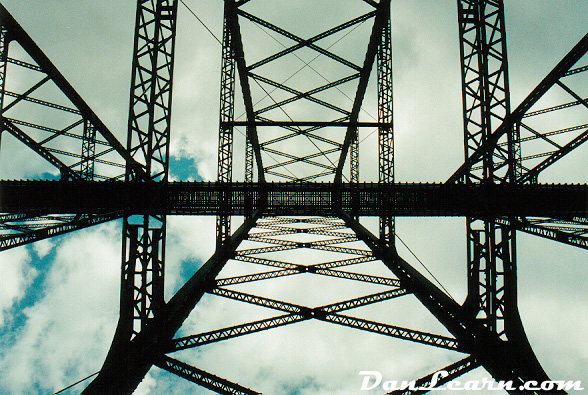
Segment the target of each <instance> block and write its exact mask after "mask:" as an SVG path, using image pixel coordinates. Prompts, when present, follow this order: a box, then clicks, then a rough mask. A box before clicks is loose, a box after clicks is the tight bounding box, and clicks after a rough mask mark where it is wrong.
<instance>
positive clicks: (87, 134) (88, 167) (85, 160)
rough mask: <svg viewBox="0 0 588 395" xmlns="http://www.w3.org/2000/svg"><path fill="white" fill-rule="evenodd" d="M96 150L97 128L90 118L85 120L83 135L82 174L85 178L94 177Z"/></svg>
mask: <svg viewBox="0 0 588 395" xmlns="http://www.w3.org/2000/svg"><path fill="white" fill-rule="evenodd" d="M95 151H96V128H95V127H94V125H92V123H91V122H90V121H88V120H85V121H84V133H83V135H82V161H81V163H80V167H81V168H80V175H81V177H82V179H84V180H93V179H94V153H95Z"/></svg>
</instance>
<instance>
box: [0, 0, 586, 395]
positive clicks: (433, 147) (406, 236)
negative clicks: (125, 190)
mask: <svg viewBox="0 0 588 395" xmlns="http://www.w3.org/2000/svg"><path fill="white" fill-rule="evenodd" d="M185 2H186V4H187V5H188V6H189V7H190V8H191V9H192V10H193V11H194V12H195V13H196V14H197V15H198V16H199V18H200V19H201V20H202V21H204V22H205V23H206V25H207V26H208V27H209V28H210V29H211V30H212V32H213V33H214V34H215V35H216V36H217V37H219V38H220V37H221V28H222V1H220V0H216V1H212V0H185ZM255 2H259V3H260V4H261V3H263V2H262V0H255V1H253V2H251V6H252V7H254V6H255V4H254V3H255ZM133 3H134V2H133V1H127V2H120V1H114V0H104V1H100V2H96V1H91V0H76V1H73V0H59V1H56V0H44V1H36V0H3V1H2V4H3V5H4V6H5V7H6V8H7V9H8V10H9V11H10V12H11V13H12V14H13V16H14V17H15V18H16V19H17V20H18V21H19V22H20V23H21V25H22V26H23V27H24V28H25V29H26V30H27V31H28V33H29V34H30V35H31V36H32V37H33V39H34V40H35V41H36V42H37V44H38V45H39V46H40V47H41V48H42V49H43V50H44V51H45V53H46V54H47V55H48V56H49V58H50V59H51V60H52V61H53V62H54V64H55V65H56V66H57V67H58V68H59V69H60V70H61V72H62V73H63V74H64V75H65V76H66V78H67V79H68V80H69V81H70V83H71V84H72V85H73V86H74V87H75V88H76V89H77V91H78V92H79V93H80V94H81V96H82V97H83V98H84V99H85V100H86V101H87V103H88V104H89V105H90V107H92V109H93V110H94V111H95V112H96V113H97V114H98V115H99V116H100V118H101V119H102V120H103V122H104V123H105V124H106V125H107V126H108V127H109V128H110V129H111V131H113V133H114V134H115V135H116V136H117V137H119V140H120V141H123V142H124V141H126V138H125V136H126V122H127V113H128V94H129V79H130V58H131V55H132V54H131V52H132V39H133V25H134V15H135V5H134V4H133ZM265 3H268V2H265ZM280 3H282V2H280ZM334 3H335V2H334V1H333V0H328V1H327V0H323V1H320V2H315V5H314V7H316V9H313V10H311V11H309V10H307V9H306V8H305V9H304V10H303V9H302V8H301V7H298V6H297V5H296V2H284V3H283V4H279V5H276V4H277V2H274V3H273V4H274V5H273V7H271V8H268V9H266V10H265V11H264V12H265V13H266V14H265V15H267V17H268V18H274V19H271V20H275V21H282V22H283V23H285V24H288V23H289V25H286V26H287V27H289V28H290V27H291V28H292V29H299V31H298V33H299V34H300V35H302V36H307V37H310V36H312V35H313V34H314V33H316V32H317V31H315V30H313V29H318V28H317V27H311V26H309V25H306V24H302V25H301V24H298V23H297V21H298V19H297V18H303V17H304V16H305V14H307V13H312V14H313V15H315V14H317V13H320V12H322V13H324V15H327V14H328V15H330V16H331V17H332V18H334V20H336V18H337V17H339V16H345V15H347V14H346V10H349V15H352V17H354V16H357V15H358V13H360V12H361V11H356V10H354V9H352V8H345V7H342V6H341V3H340V2H336V3H337V4H339V6H335V7H333V4H334ZM344 3H345V4H349V5H350V6H351V5H354V4H356V3H360V5H359V6H357V7H359V8H358V9H360V10H365V9H366V7H365V5H364V3H363V2H361V1H359V0H357V1H352V0H347V1H345V2H344ZM285 7H288V9H286V8H285ZM333 8H335V9H336V10H335V11H333ZM284 11H287V12H284ZM280 13H286V14H287V15H288V16H289V18H288V19H287V20H286V21H283V20H282V19H279V18H280ZM392 13H393V25H394V26H393V34H394V38H393V39H394V88H395V91H394V95H395V109H394V110H395V133H396V134H395V147H396V178H397V180H398V181H407V182H412V181H422V182H442V181H445V180H446V179H447V178H448V177H449V176H450V175H451V174H452V172H453V171H454V170H455V169H456V168H457V167H458V166H459V165H460V164H461V162H462V161H463V137H462V125H461V123H462V121H461V99H460V74H459V58H458V55H459V48H458V45H457V43H458V41H457V37H458V36H457V22H456V19H457V16H456V5H455V1H449V0H419V1H414V0H395V1H393V9H392ZM586 15H588V3H587V2H584V1H578V0H557V1H555V0H528V1H524V2H521V1H515V0H506V19H507V34H508V46H509V64H510V77H511V94H512V103H513V105H514V106H516V105H517V104H518V103H519V102H520V101H521V100H522V99H524V97H525V96H526V95H527V93H528V92H529V91H530V90H531V89H532V88H533V87H534V86H535V85H536V84H537V83H538V82H539V81H540V80H541V79H542V78H543V76H544V75H545V74H546V73H547V72H548V71H549V70H551V68H552V67H553V66H554V65H555V64H556V63H557V62H558V61H559V60H560V59H561V58H562V56H563V55H565V54H566V53H567V52H568V51H569V49H570V48H571V47H572V46H573V45H574V44H575V43H576V42H577V41H578V40H579V39H580V38H581V37H582V36H583V35H584V34H586V30H587V29H586V21H585V16H586ZM305 23H307V22H305ZM328 27H329V26H326V27H324V28H325V29H326V28H328ZM321 28H322V27H321ZM360 30H361V29H358V33H360ZM266 39H267V38H266ZM177 40H178V41H177V54H176V75H175V86H176V89H175V91H174V108H173V117H174V118H173V125H172V126H173V127H172V129H173V130H172V143H171V151H172V161H171V162H172V168H171V175H172V178H174V179H182V180H188V179H190V180H199V179H203V180H213V179H214V177H215V175H216V155H217V149H216V146H217V139H216V137H214V136H215V135H216V133H217V130H218V85H219V80H220V73H219V66H220V45H219V44H218V42H217V41H216V40H215V39H214V38H213V37H212V36H211V35H210V33H208V32H207V31H206V30H205V29H204V27H203V26H202V25H201V24H200V23H199V22H198V21H197V20H196V18H194V16H193V15H192V14H191V13H190V12H189V11H188V10H187V8H186V7H184V6H183V5H180V14H179V27H178V38H177ZM347 40H349V41H345V40H342V41H341V43H340V44H337V45H340V47H338V46H337V45H335V46H334V47H333V51H334V52H337V53H346V51H348V49H349V51H351V49H352V48H356V46H357V45H358V44H357V42H355V41H353V40H354V36H353V35H350V36H349V37H348V38H347ZM358 40H359V39H358ZM358 48H359V47H358ZM246 49H247V48H246ZM251 50H252V51H254V50H255V48H251ZM301 56H303V55H301ZM370 103H371V102H370V101H369V100H368V102H367V103H366V109H365V110H366V113H367V114H369V113H372V114H373V113H374V111H373V110H372V108H373V107H370ZM364 116H366V117H369V115H365V114H364ZM369 132H370V131H366V132H365V134H364V135H362V136H360V138H361V139H365V140H364V141H363V142H362V145H361V153H362V155H363V156H364V158H365V160H363V159H362V168H361V169H360V172H361V174H362V176H361V177H362V179H365V180H371V179H373V174H375V173H374V172H375V166H374V164H373V163H371V162H370V161H369V158H370V152H374V149H375V143H376V140H375V139H374V137H375V136H374V135H371V136H370V135H369ZM2 144H3V146H2V152H1V153H0V178H2V179H19V178H40V177H41V174H43V173H46V172H47V171H48V169H47V168H46V167H44V166H43V165H42V164H39V165H36V162H31V163H32V164H30V163H28V162H27V163H23V162H25V161H23V160H22V156H21V155H22V154H21V152H22V151H23V150H24V149H25V148H24V147H20V146H19V145H18V144H17V143H16V142H14V141H13V140H11V139H9V138H4V139H3V141H2ZM237 144H241V142H240V140H239V136H237ZM237 151H239V152H236V157H235V162H236V163H242V157H243V155H242V153H241V152H242V149H241V150H239V149H237ZM372 157H373V155H372ZM587 158H588V155H587V152H586V149H584V150H579V152H578V153H576V154H575V156H574V158H573V159H572V160H571V161H567V162H562V164H561V165H559V166H558V167H557V168H555V169H554V171H551V172H550V173H549V174H548V175H547V176H546V177H544V178H542V179H541V180H540V181H542V182H588V180H587V179H586V178H587V177H586V175H585V173H581V172H579V171H575V170H576V169H580V168H583V167H584V166H583V164H585V163H586V162H585V161H586V159H587ZM21 163H22V165H21ZM236 168H242V166H241V165H239V166H236ZM236 173H237V174H236V176H237V177H238V178H239V177H241V173H239V170H236ZM397 226H398V234H399V236H400V237H401V238H402V240H404V241H405V242H406V243H407V244H408V245H409V246H410V248H411V249H412V251H413V252H414V253H415V255H416V256H418V258H419V259H420V260H421V261H422V262H424V263H425V264H426V265H427V267H428V269H429V270H430V271H431V272H432V273H434V274H435V276H436V277H437V278H438V279H439V280H440V281H441V283H442V284H443V285H444V286H445V287H446V288H447V289H448V291H449V292H450V293H451V294H452V296H453V297H455V298H456V299H457V300H458V301H461V300H463V298H464V297H465V254H466V252H465V247H466V246H465V224H464V220H463V219H461V218H450V219H447V218H445V219H440V218H432V219H417V218H411V219H408V218H401V219H398V225H397ZM213 234H214V219H213V218H208V217H207V218H178V217H174V218H170V219H169V227H168V249H167V253H168V254H167V270H168V271H167V274H166V281H167V284H166V287H167V288H166V292H167V295H168V296H170V295H172V294H173V292H174V290H175V289H177V288H178V286H179V284H181V283H182V281H183V280H185V278H186V276H189V275H190V274H191V273H193V272H194V270H196V269H197V268H198V266H199V265H200V264H201V263H202V262H203V261H205V260H206V259H207V258H208V257H209V256H210V254H211V253H212V250H213V244H214V240H213V239H214V238H213ZM517 244H518V261H519V295H520V296H519V297H520V309H521V316H522V318H523V322H524V323H525V328H526V330H527V334H528V336H529V339H530V341H531V343H532V345H533V347H534V349H535V352H536V354H537V356H538V357H539V359H540V361H541V362H542V363H543V366H544V367H545V369H546V371H547V372H548V374H550V376H551V377H552V378H554V379H561V380H564V379H565V380H582V381H583V382H584V383H585V386H588V373H587V372H588V346H587V345H586V343H585V341H584V339H585V338H586V336H587V335H588V332H587V330H586V328H588V318H587V315H586V311H588V298H587V297H588V294H587V293H586V288H585V286H584V284H585V280H586V279H587V278H588V276H587V272H588V267H587V266H586V259H585V258H586V256H585V252H584V251H581V250H578V249H574V248H571V247H567V246H564V245H561V244H557V243H554V242H550V241H546V240H538V239H536V238H533V237H530V236H527V235H523V234H520V235H518V237H517ZM120 249H121V247H120V223H118V222H113V223H109V224H105V225H102V226H98V227H95V228H91V229H87V230H83V231H80V232H77V233H75V234H72V235H68V236H64V237H59V238H55V239H51V240H47V241H42V242H39V243H36V244H34V245H31V246H27V247H20V248H16V249H13V250H9V251H7V252H3V253H2V254H0V262H1V264H2V266H3V276H2V279H1V280H0V284H1V286H0V344H1V347H0V392H2V393H9V394H39V393H53V392H55V391H58V390H60V389H62V388H64V387H66V386H67V385H69V384H72V383H74V382H76V381H77V380H79V379H82V378H84V377H86V376H88V375H90V374H92V373H95V372H96V371H98V370H99V369H100V367H101V365H102V361H103V360H104V357H105V355H106V352H107V351H108V347H109V345H110V341H111V339H112V335H113V332H114V329H115V325H116V320H117V314H118V287H119V271H120V255H121V254H120ZM400 252H401V253H402V254H403V256H404V257H405V259H407V260H408V261H409V262H411V263H412V264H414V265H415V267H417V268H419V269H420V268H421V267H420V266H419V263H418V262H417V261H416V259H415V258H414V257H413V256H412V255H411V254H410V253H409V252H408V251H407V250H405V249H402V250H401V251H400ZM236 270H238V269H236ZM312 285H313V283H312V282H309V283H305V284H300V283H294V282H293V283H284V284H282V285H280V287H282V288H283V290H288V292H289V293H288V292H286V293H288V295H289V296H291V297H293V298H295V299H297V298H298V299H299V300H300V303H303V302H304V298H303V296H304V295H305V294H306V293H308V292H309V291H308V290H311V289H313V288H312ZM301 287H308V288H301ZM329 287H332V288H328V289H329V292H331V290H332V291H333V292H335V291H337V292H339V291H341V292H343V291H344V290H342V289H341V286H340V285H339V283H336V284H335V283H333V284H330V283H329ZM268 292H270V293H271V292H272V290H271V289H270V290H268ZM298 299H297V300H298ZM308 303H309V304H313V302H312V301H309V302H308ZM386 306H388V305H386ZM230 308H232V307H228V306H225V305H220V304H219V303H218V301H217V300H216V299H214V298H210V299H205V300H203V304H202V305H199V307H198V309H197V311H196V312H195V313H194V314H193V315H192V316H191V317H190V318H189V320H188V322H187V323H186V328H184V329H183V331H185V332H186V333H188V332H189V331H190V330H191V329H192V327H194V328H195V329H194V330H193V332H198V331H202V330H206V329H212V328H215V327H216V328H218V327H221V326H222V325H223V324H225V322H224V321H223V320H224V319H225V317H226V316H227V315H230V316H232V317H233V318H234V319H236V320H237V321H238V320H239V319H241V322H245V321H248V320H249V319H248V318H247V317H246V316H245V312H244V311H241V310H239V311H231V310H228V309H230ZM382 309H383V310H382ZM382 309H381V310H373V311H371V312H370V313H369V314H373V315H374V316H375V317H378V319H382V318H380V317H382V316H384V315H388V316H390V315H392V316H393V317H392V318H390V319H389V321H390V322H391V323H394V324H398V325H407V326H410V327H413V328H420V329H423V330H431V331H437V332H438V333H441V334H443V333H444V331H443V329H442V328H439V325H438V324H436V323H434V322H432V320H431V319H430V318H429V317H428V316H427V313H426V311H424V309H423V308H421V307H419V306H418V305H417V304H415V303H414V301H410V300H408V301H406V302H402V303H399V304H394V305H393V307H391V308H390V309H391V310H387V309H388V307H385V308H382ZM219 312H220V313H219ZM391 312H392V313H391ZM415 312H419V313H418V314H415ZM421 313H422V316H421ZM382 320H383V319H382ZM199 325H200V326H199ZM325 325H326V324H324V325H320V323H315V322H307V323H304V324H300V326H292V327H291V328H290V327H288V328H281V329H279V330H275V332H268V333H267V334H265V335H262V336H258V335H251V336H248V337H246V338H242V339H237V340H233V341H230V342H225V343H223V344H220V345H218V346H207V347H205V348H202V350H199V351H198V352H197V353H192V354H191V355H186V356H185V360H190V361H193V362H194V363H195V364H198V366H201V367H203V368H204V369H205V370H208V371H210V372H212V373H217V374H225V373H223V372H226V376H227V378H229V379H233V380H235V381H238V382H239V383H240V384H242V385H245V386H248V387H252V388H254V389H256V390H259V391H262V392H264V393H267V394H272V393H287V394H308V395H310V394H324V395H327V394H328V395H333V394H350V393H359V391H356V390H357V389H358V388H359V386H360V384H361V378H360V376H359V375H358V372H359V371H360V370H379V371H382V372H383V374H384V375H385V377H387V378H389V379H390V380H395V379H398V380H408V379H413V378H417V377H420V376H422V375H424V374H427V373H429V372H432V371H434V370H435V369H438V368H441V367H443V366H445V365H447V364H449V363H450V362H453V361H455V360H458V359H459V358H460V357H459V355H457V356H456V355H454V354H448V353H446V352H441V351H437V350H431V349H430V348H428V347H426V346H424V347H423V346H416V345H414V344H406V343H403V342H400V341H394V340H390V339H387V338H384V339H381V338H379V337H376V339H374V337H373V336H371V335H369V336H367V335H364V334H363V333H362V332H359V333H358V332H356V331H354V330H352V329H345V328H339V327H331V326H329V327H327V329H326V330H325V329H324V326H325ZM350 331H351V332H350ZM350 335H351V336H350ZM260 341H261V342H262V343H261V344H263V345H264V346H262V347H260ZM253 354H255V355H258V356H259V357H260V358H259V359H260V360H261V362H259V367H258V368H255V369H251V368H250V366H249V360H250V359H251V355H253ZM308 355H311V356H312V358H311V359H310V361H309V360H308V358H307V357H308ZM481 377H487V374H486V373H485V372H484V371H483V370H481V369H478V370H476V371H474V372H472V373H470V374H468V375H466V376H464V377H463V378H462V380H464V381H465V380H467V379H476V378H481ZM80 388H81V387H80V386H78V387H74V388H73V389H72V390H71V391H70V392H65V393H71V394H73V393H77V392H79V390H80ZM350 389H351V390H350ZM188 390H190V391H194V392H191V393H197V394H207V393H209V392H208V391H206V390H203V389H200V388H199V387H196V386H194V385H191V384H190V383H186V382H183V381H181V380H178V379H176V378H175V377H173V376H171V375H169V374H167V373H165V372H161V371H160V370H159V369H157V368H153V369H152V370H151V371H150V372H149V374H148V376H147V377H146V379H145V380H144V382H143V383H142V384H141V386H140V388H139V389H138V390H137V391H136V393H137V394H183V393H187V391H188ZM374 393H376V392H374ZM378 393H381V391H380V392H378ZM445 393H447V394H449V393H450V392H449V391H446V392H445ZM495 393H496V392H495Z"/></svg>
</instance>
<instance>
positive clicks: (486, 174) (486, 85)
mask: <svg viewBox="0 0 588 395" xmlns="http://www.w3.org/2000/svg"><path fill="white" fill-rule="evenodd" d="M458 18H459V30H460V50H461V65H462V84H463V86H462V87H463V111H464V143H465V144H464V145H465V157H466V159H467V158H469V156H470V155H471V154H472V153H473V152H474V151H475V150H476V149H477V148H478V147H480V146H481V145H482V144H485V143H486V141H488V140H489V136H490V135H491V133H492V132H493V131H494V130H495V129H496V128H497V127H498V126H499V125H500V124H501V123H502V122H503V121H504V119H505V118H506V116H507V115H508V114H509V113H510V94H509V85H508V62H507V57H506V33H505V24H504V5H503V2H502V0H458ZM507 139H508V141H507V143H508V144H507V145H506V147H507V148H506V149H505V148H503V147H504V146H505V145H504V144H499V143H498V142H497V143H496V144H494V145H493V146H492V147H490V148H489V149H488V150H486V152H484V158H483V165H482V166H481V168H479V169H473V168H471V169H469V172H468V175H467V179H466V180H465V182H466V183H500V182H509V181H511V180H514V178H513V174H514V173H513V172H514V171H515V170H514V169H515V167H516V165H515V164H516V160H515V158H516V148H515V147H516V146H517V144H518V141H517V138H516V135H515V133H514V132H512V133H509V134H508V136H507ZM467 231H468V298H467V300H466V307H467V308H468V310H469V311H470V312H471V314H472V315H474V316H475V317H476V318H478V319H480V320H481V321H482V322H483V323H484V325H485V326H487V327H488V328H489V329H491V330H492V331H493V332H495V333H497V334H499V335H500V336H501V337H502V338H507V337H508V334H507V333H505V325H507V324H506V323H505V320H506V319H507V317H508V316H509V314H511V313H512V314H511V316H514V315H517V316H518V313H517V312H516V285H514V286H513V284H514V283H513V281H511V279H512V278H516V277H515V276H516V274H515V272H516V255H515V233H514V231H513V230H512V229H511V228H510V227H508V226H503V225H499V224H497V223H495V222H494V221H492V220H476V219H474V218H468V219H467ZM515 283H516V281H515Z"/></svg>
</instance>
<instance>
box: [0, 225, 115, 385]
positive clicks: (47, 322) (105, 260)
mask: <svg viewBox="0 0 588 395" xmlns="http://www.w3.org/2000/svg"><path fill="white" fill-rule="evenodd" d="M118 230H119V227H118V226H116V224H107V225H102V226H100V227H98V228H93V229H88V230H84V231H80V232H79V233H77V234H74V235H71V236H69V237H67V238H64V239H63V241H62V243H61V244H60V245H59V246H58V247H57V251H56V255H55V259H54V261H53V262H49V263H48V264H49V265H51V267H50V269H49V271H48V273H47V276H46V280H45V282H44V284H43V289H42V290H39V291H37V292H39V296H40V298H39V300H38V301H37V302H36V303H35V304H34V305H33V306H31V307H28V308H26V309H25V310H24V311H23V313H24V315H25V316H26V321H25V323H24V324H23V326H22V327H20V328H17V329H16V330H17V331H18V332H19V333H18V336H17V338H16V341H15V342H14V344H11V345H10V346H9V347H7V348H6V349H4V350H3V351H2V354H1V360H0V370H2V371H3V372H4V373H3V374H2V379H1V380H0V388H4V389H5V390H6V391H8V392H9V393H12V394H36V393H38V390H39V389H42V390H43V391H48V390H54V391H57V390H59V389H61V388H63V387H65V386H67V385H69V384H71V383H73V382H75V381H77V380H79V379H81V378H83V377H86V376H87V375H89V374H91V373H94V372H95V371H96V370H98V369H99V368H100V366H101V363H100V362H98V361H101V360H103V358H104V357H105V355H106V351H107V349H108V345H109V343H110V341H111V339H112V335H113V333H114V326H115V324H116V316H117V300H118V297H117V293H118V289H119V285H118V284H119V279H120V269H119V268H120V242H119V240H118V232H117V231H118ZM15 251H18V250H15Z"/></svg>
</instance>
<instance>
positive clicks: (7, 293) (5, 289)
mask: <svg viewBox="0 0 588 395" xmlns="http://www.w3.org/2000/svg"><path fill="white" fill-rule="evenodd" d="M30 263H31V257H30V256H29V254H28V252H27V250H25V249H24V248H19V249H13V250H8V251H5V252H3V253H2V276H1V277H0V328H1V327H3V326H4V325H5V324H7V321H8V322H9V321H10V315H9V314H10V309H11V307H12V306H13V305H14V303H16V302H18V301H19V300H21V299H22V298H23V297H24V295H25V293H26V291H27V288H28V287H29V286H30V285H31V283H32V281H33V280H34V278H35V277H36V275H37V271H36V270H35V269H34V268H33V267H31V266H30Z"/></svg>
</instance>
